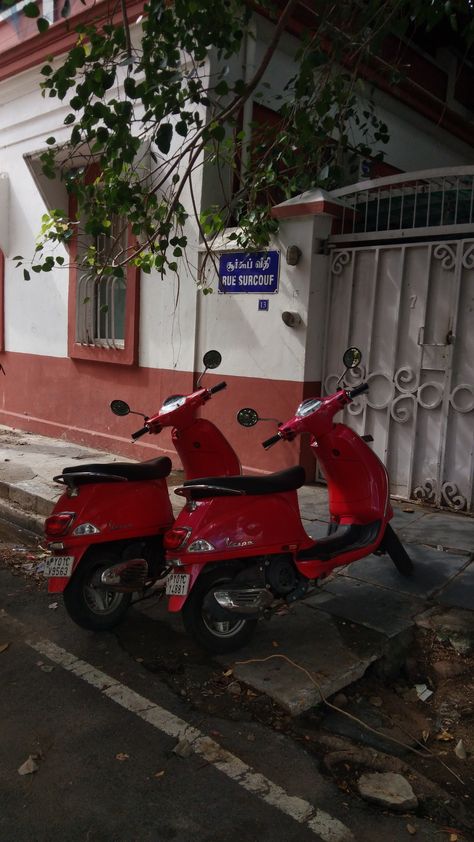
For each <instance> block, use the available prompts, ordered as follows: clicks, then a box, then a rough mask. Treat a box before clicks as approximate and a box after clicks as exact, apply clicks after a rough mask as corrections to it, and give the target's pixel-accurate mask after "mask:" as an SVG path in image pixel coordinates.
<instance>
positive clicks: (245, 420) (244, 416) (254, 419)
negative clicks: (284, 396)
mask: <svg viewBox="0 0 474 842" xmlns="http://www.w3.org/2000/svg"><path fill="white" fill-rule="evenodd" d="M259 420H260V419H259V417H258V412H256V411H255V409H252V407H251V406H245V407H244V408H243V409H239V411H238V413H237V421H238V423H239V424H240V426H241V427H254V426H255V424H257V423H258V422H259Z"/></svg>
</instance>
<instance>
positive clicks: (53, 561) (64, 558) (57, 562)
mask: <svg viewBox="0 0 474 842" xmlns="http://www.w3.org/2000/svg"><path fill="white" fill-rule="evenodd" d="M73 564H74V556H73V555H55V556H52V557H51V558H48V559H46V561H45V564H44V575H45V576H46V578H47V579H51V578H52V577H54V576H70V575H71V573H72V567H73Z"/></svg>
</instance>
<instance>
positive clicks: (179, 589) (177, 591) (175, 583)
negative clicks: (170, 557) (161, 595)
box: [166, 573, 191, 596]
mask: <svg viewBox="0 0 474 842" xmlns="http://www.w3.org/2000/svg"><path fill="white" fill-rule="evenodd" d="M190 578H191V576H190V575H189V573H170V574H169V576H168V578H167V580H166V596H186V594H187V592H188V590H189V580H190Z"/></svg>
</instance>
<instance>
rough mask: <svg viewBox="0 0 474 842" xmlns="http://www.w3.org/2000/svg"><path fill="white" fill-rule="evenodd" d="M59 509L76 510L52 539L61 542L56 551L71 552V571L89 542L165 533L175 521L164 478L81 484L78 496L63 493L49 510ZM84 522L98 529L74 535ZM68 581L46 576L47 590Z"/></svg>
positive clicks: (60, 588)
mask: <svg viewBox="0 0 474 842" xmlns="http://www.w3.org/2000/svg"><path fill="white" fill-rule="evenodd" d="M60 512H74V513H75V518H74V521H73V523H72V525H71V527H70V530H69V532H68V533H67V534H66V535H63V536H59V537H58V538H55V539H54V542H55V543H60V544H61V545H62V549H61V550H57V551H56V555H67V556H74V563H73V567H72V571H71V575H72V574H73V573H74V571H75V570H76V568H77V566H78V565H79V563H80V561H81V558H82V557H83V555H84V553H85V552H86V550H87V549H88V548H89V547H91V546H92V545H98V544H105V543H109V542H113V541H126V540H131V539H133V538H138V537H146V536H150V535H156V534H160V533H164V532H165V531H166V530H167V529H169V528H170V527H171V526H172V524H173V521H174V517H173V511H172V508H171V502H170V499H169V494H168V487H167V484H166V480H164V479H162V480H148V481H147V482H127V483H125V482H124V483H122V482H120V483H116V482H114V483H100V484H94V483H90V484H86V485H81V486H79V493H78V495H77V496H75V497H70V496H68V495H67V494H66V493H65V494H63V495H62V496H61V497H60V498H59V500H58V501H57V503H56V505H55V507H54V509H53V512H52V514H58V513H60ZM84 523H91V524H93V525H94V526H95V527H96V528H97V529H98V530H99V531H98V532H97V533H94V534H91V535H89V534H88V535H73V534H72V533H73V532H74V530H75V529H77V527H78V526H80V525H81V524H84ZM48 540H49V541H50V540H52V539H51V538H48ZM69 581H70V579H69V578H68V577H64V576H56V577H49V578H48V593H62V591H64V589H65V588H66V587H67V584H68V582H69Z"/></svg>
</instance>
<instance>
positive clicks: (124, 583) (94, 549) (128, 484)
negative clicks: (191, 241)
mask: <svg viewBox="0 0 474 842" xmlns="http://www.w3.org/2000/svg"><path fill="white" fill-rule="evenodd" d="M203 362H204V366H205V371H207V370H208V369H214V368H217V366H218V365H220V362H221V355H220V354H219V353H218V352H217V351H208V352H207V353H206V354H205V355H204V359H203ZM205 371H204V372H203V374H202V375H201V377H200V378H199V381H198V386H199V383H200V381H201V379H202V377H203V375H204V373H205ZM225 386H226V384H225V383H218V384H217V385H216V386H213V387H212V388H211V389H204V388H198V389H197V390H196V391H195V392H193V393H192V394H190V395H172V396H171V397H169V398H167V399H166V400H165V402H164V403H163V406H162V407H161V409H160V410H159V412H157V413H156V415H153V416H152V417H151V418H148V417H147V416H142V417H144V419H145V424H144V426H143V427H142V428H141V429H140V430H137V432H135V433H132V438H133V439H137V438H139V437H140V436H143V435H145V433H159V432H161V430H162V429H163V428H164V427H172V428H173V429H172V441H173V444H174V446H175V448H176V450H177V452H178V454H179V456H180V458H181V462H182V464H183V468H184V471H185V475H186V477H187V478H189V479H192V478H194V477H198V476H201V475H202V474H203V473H209V471H211V472H212V473H222V474H224V475H226V476H229V475H235V474H240V473H241V467H240V462H239V460H238V458H237V456H236V454H235V452H234V450H233V449H232V447H231V445H230V444H229V442H228V441H227V439H225V438H224V436H223V434H222V433H221V432H220V430H218V429H217V427H216V426H215V425H214V424H213V423H211V422H210V421H207V420H206V419H203V418H199V417H197V415H198V411H199V409H200V407H201V406H203V405H204V404H205V403H206V402H207V401H208V400H209V399H210V398H211V397H212V395H214V394H215V393H216V392H218V391H220V390H221V389H224V388H225ZM111 409H112V411H113V412H114V413H115V414H116V415H128V414H129V413H130V412H131V410H130V408H129V406H128V404H126V403H125V402H124V401H119V400H116V401H112V404H111ZM133 414H137V415H142V413H133ZM170 471H171V460H170V459H169V458H168V457H166V456H165V457H159V458H157V459H151V460H149V461H146V462H139V463H129V462H113V463H108V464H89V465H80V466H77V465H76V466H74V467H69V468H65V469H64V470H63V472H62V474H60V475H59V476H57V477H54V479H55V481H56V482H58V483H61V484H62V485H64V486H65V491H64V493H63V494H62V495H61V497H60V498H59V500H58V501H57V503H56V505H55V507H54V510H53V512H52V514H51V515H50V517H48V518H47V519H46V522H45V534H46V539H47V541H48V548H49V550H50V551H51V553H52V555H51V557H50V558H48V559H47V561H46V563H45V576H47V577H48V591H49V592H50V593H59V592H62V593H63V598H64V604H65V606H66V609H67V611H68V613H69V615H70V616H71V618H72V619H73V620H74V621H75V622H76V623H77V624H78V625H80V626H82V627H83V628H86V629H92V630H94V631H100V630H107V629H110V628H113V626H115V625H116V624H117V623H118V622H120V620H121V619H122V618H123V616H124V614H125V612H126V610H127V608H128V606H129V604H130V602H131V598H132V593H133V592H137V591H139V592H142V598H143V595H146V594H147V593H148V592H150V591H151V590H152V589H153V590H156V589H157V587H158V586H159V585H160V584H161V585H162V586H164V577H165V576H166V572H167V570H166V563H165V552H164V549H163V535H164V533H165V532H166V530H167V529H169V528H170V527H171V526H172V524H173V520H174V516H173V512H172V508H171V503H170V499H169V494H168V487H167V483H166V477H167V476H168V475H169V473H170Z"/></svg>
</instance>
